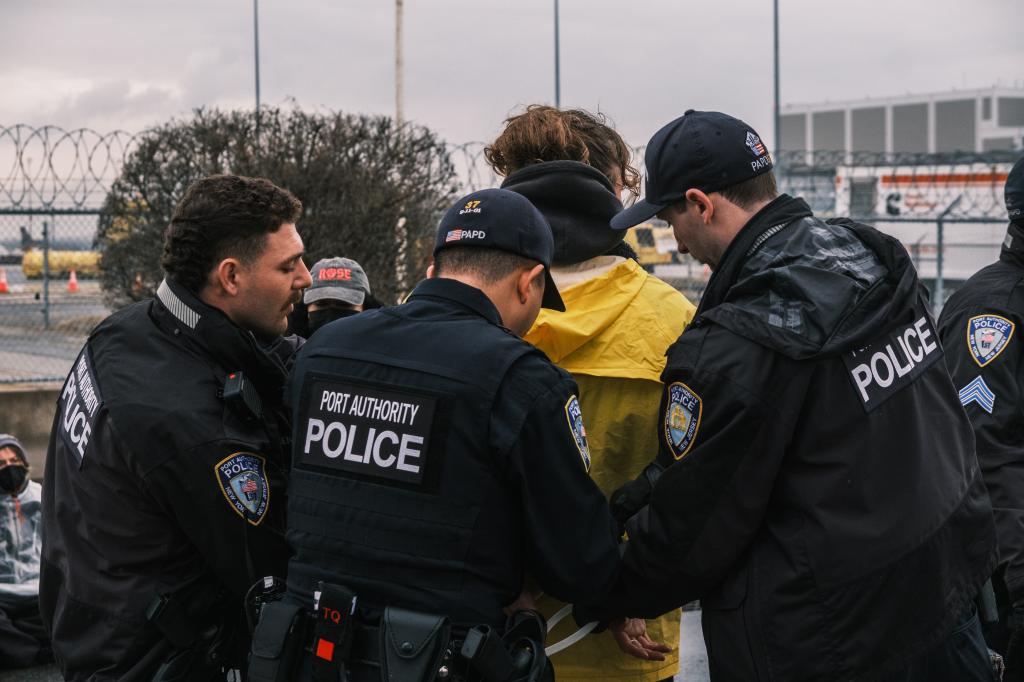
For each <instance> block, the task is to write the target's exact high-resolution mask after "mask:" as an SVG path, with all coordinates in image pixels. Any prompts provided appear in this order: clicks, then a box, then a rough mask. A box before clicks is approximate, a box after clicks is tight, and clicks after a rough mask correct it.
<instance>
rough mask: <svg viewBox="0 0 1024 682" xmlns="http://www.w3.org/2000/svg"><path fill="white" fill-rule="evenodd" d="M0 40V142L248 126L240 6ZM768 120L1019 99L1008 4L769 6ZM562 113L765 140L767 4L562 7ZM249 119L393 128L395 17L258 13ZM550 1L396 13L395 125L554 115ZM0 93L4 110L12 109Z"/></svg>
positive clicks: (1021, 68) (373, 12)
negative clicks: (290, 116)
mask: <svg viewBox="0 0 1024 682" xmlns="http://www.w3.org/2000/svg"><path fill="white" fill-rule="evenodd" d="M10 4H11V5H12V7H11V8H5V21H4V22H3V23H2V24H0V64H2V65H4V66H3V67H0V92H3V93H4V96H3V97H0V124H9V123H14V122H28V123H31V124H35V125H42V124H46V123H57V124H60V125H65V126H71V127H77V126H80V125H92V126H96V127H100V128H104V129H113V128H126V129H133V130H138V129H140V128H142V127H145V126H147V125H152V124H154V123H158V122H160V121H163V120H166V119H168V118H170V117H172V116H180V115H187V114H188V112H189V111H190V110H191V109H192V108H194V107H197V106H220V107H234V106H238V107H251V106H252V102H253V99H254V92H253V90H254V83H253V81H254V75H253V36H252V13H251V7H252V5H251V3H248V2H245V3H210V2H205V1H203V0H179V1H178V2H175V3H139V2H131V1H130V0H91V1H90V2H89V3H63V2H57V1H56V0H34V1H33V2H31V3H10ZM780 4H781V7H780V17H781V39H782V49H781V59H782V101H783V103H784V104H785V103H789V102H814V101H821V100H825V99H829V100H846V99H857V98H860V97H864V96H868V95H870V96H885V95H891V94H901V93H905V92H907V91H913V92H928V91H941V90H947V89H950V88H953V87H966V86H972V87H980V86H986V85H992V84H995V83H996V81H997V80H1002V82H1003V83H1012V82H1013V81H1014V80H1018V81H1020V80H1021V79H1024V46H1022V44H1021V43H1020V40H1019V37H1018V35H1017V34H1018V32H1019V27H1020V26H1021V25H1024V3H1022V2H1020V0H986V2H985V3H974V4H970V3H963V2H962V0H900V1H899V2H892V1H891V0H860V1H859V2H856V3H845V4H842V3H840V4H837V3H826V2H821V1H820V0H785V1H784V2H781V3H780ZM560 7H561V12H562V14H561V29H562V32H561V38H562V40H561V43H562V52H561V55H562V62H561V66H562V104H563V105H566V106H582V107H585V108H589V109H598V108H600V109H601V110H602V111H604V112H605V113H606V114H608V115H609V116H610V117H611V118H612V120H613V121H615V123H616V124H617V126H618V127H619V129H620V131H622V133H623V135H624V136H625V137H626V138H627V140H629V141H630V142H631V143H633V144H643V143H644V142H646V140H647V139H648V137H649V136H650V135H651V134H652V133H653V132H654V131H655V130H656V129H657V128H658V127H660V126H661V125H662V124H664V123H665V122H667V121H669V120H671V119H672V118H675V117H676V116H678V115H680V114H681V113H682V112H683V111H684V110H686V109H688V108H716V109H723V110H726V111H728V112H729V113H733V114H735V115H738V116H740V117H741V118H744V119H745V120H747V121H748V122H749V123H751V124H752V125H754V126H755V127H756V128H759V129H760V131H761V132H762V133H763V135H764V136H765V138H766V140H770V138H771V130H770V129H771V121H772V97H773V92H772V87H773V86H772V83H773V71H772V23H771V22H772V16H771V3H769V2H765V1H758V2H755V1H754V0H719V1H718V2H716V3H710V4H707V3H705V4H704V5H701V6H700V8H699V11H697V10H696V9H695V6H694V5H692V4H687V3H680V2H678V0H645V2H641V3H632V4H629V5H623V4H622V3H621V2H618V1H617V0H562V1H561V3H560ZM260 11H261V14H260V51H261V86H262V100H263V101H264V102H266V103H271V104H277V103H281V102H283V101H285V100H286V98H288V97H294V98H295V99H296V100H297V102H298V103H299V104H300V105H301V106H303V107H306V108H309V109H318V108H324V107H325V108H330V109H340V110H344V111H348V112H357V113H383V114H392V113H393V111H394V101H395V100H394V5H393V3H390V2H381V0H346V2H343V3H339V2H335V1H333V0H291V1H290V2H287V3H282V2H270V1H269V0H264V1H263V2H261V3H260ZM553 35H554V29H553V16H552V2H551V0H520V1H519V2H515V3H507V2H480V1H479V0H429V1H420V2H406V3H405V42H404V46H405V107H406V116H407V118H409V119H411V120H414V121H416V122H418V123H422V124H425V125H428V126H431V127H433V128H435V129H436V130H438V131H439V132H440V133H441V134H442V135H443V136H444V137H445V138H447V139H449V140H450V141H453V142H462V141H468V140H489V139H491V138H493V137H494V136H495V135H496V134H497V133H498V131H499V130H500V128H501V125H502V120H503V119H504V118H505V117H506V116H507V115H508V114H509V113H510V112H512V111H515V110H518V109H519V108H521V106H523V105H526V104H529V103H533V102H553V100H554V74H553V70H554V69H553V66H554V65H553V51H554V45H553ZM12 93H13V95H12Z"/></svg>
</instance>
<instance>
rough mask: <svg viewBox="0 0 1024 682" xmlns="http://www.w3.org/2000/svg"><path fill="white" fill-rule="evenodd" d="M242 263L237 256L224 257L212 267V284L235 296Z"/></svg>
mask: <svg viewBox="0 0 1024 682" xmlns="http://www.w3.org/2000/svg"><path fill="white" fill-rule="evenodd" d="M241 271H242V263H241V261H239V260H238V259H237V258H225V259H224V260H222V261H221V262H220V263H217V267H215V268H214V270H213V274H212V276H211V279H212V284H213V285H214V286H215V287H216V288H217V289H219V290H221V291H222V292H224V293H225V294H227V295H228V296H237V295H238V290H239V280H240V275H241Z"/></svg>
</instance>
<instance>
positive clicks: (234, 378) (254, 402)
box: [224, 372, 263, 420]
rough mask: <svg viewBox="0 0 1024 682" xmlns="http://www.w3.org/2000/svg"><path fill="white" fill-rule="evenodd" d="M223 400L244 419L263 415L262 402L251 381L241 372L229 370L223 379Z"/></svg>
mask: <svg viewBox="0 0 1024 682" xmlns="http://www.w3.org/2000/svg"><path fill="white" fill-rule="evenodd" d="M224 402H226V403H227V404H228V406H229V407H230V408H231V409H232V410H234V411H235V413H236V414H238V415H239V416H241V417H242V418H243V419H246V420H256V419H261V418H262V417H263V402H262V401H261V400H260V396H259V393H257V392H256V389H255V388H254V387H253V385H252V382H250V381H247V380H246V378H245V375H244V374H243V373H242V372H231V373H230V374H228V376H227V379H225V380H224Z"/></svg>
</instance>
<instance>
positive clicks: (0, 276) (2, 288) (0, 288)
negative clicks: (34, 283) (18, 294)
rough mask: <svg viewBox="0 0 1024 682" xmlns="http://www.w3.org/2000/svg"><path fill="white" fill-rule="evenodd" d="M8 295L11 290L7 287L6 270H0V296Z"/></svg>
mask: <svg viewBox="0 0 1024 682" xmlns="http://www.w3.org/2000/svg"><path fill="white" fill-rule="evenodd" d="M9 293H11V290H10V288H9V287H8V286H7V270H6V268H0V294H9Z"/></svg>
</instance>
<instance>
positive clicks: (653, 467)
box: [608, 462, 665, 534]
mask: <svg viewBox="0 0 1024 682" xmlns="http://www.w3.org/2000/svg"><path fill="white" fill-rule="evenodd" d="M664 470H665V469H664V467H662V466H661V465H660V464H658V463H657V462H651V463H650V464H648V465H647V466H646V467H645V468H644V470H643V471H641V472H640V475H639V476H637V477H636V478H634V479H633V480H632V481H630V482H629V483H626V484H625V485H623V486H622V487H621V488H619V489H618V490H616V491H615V492H613V493H612V496H611V498H610V499H609V500H608V505H609V506H610V507H611V509H612V516H614V517H615V520H616V521H618V522H619V533H620V534H621V533H622V532H623V531H624V530H625V527H626V521H629V519H630V518H632V517H633V516H634V515H635V514H636V513H637V512H639V511H640V510H641V509H643V508H644V507H645V506H647V504H649V503H650V501H651V492H652V491H653V490H654V484H655V483H656V482H657V480H658V477H659V476H661V472H663V471H664Z"/></svg>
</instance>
